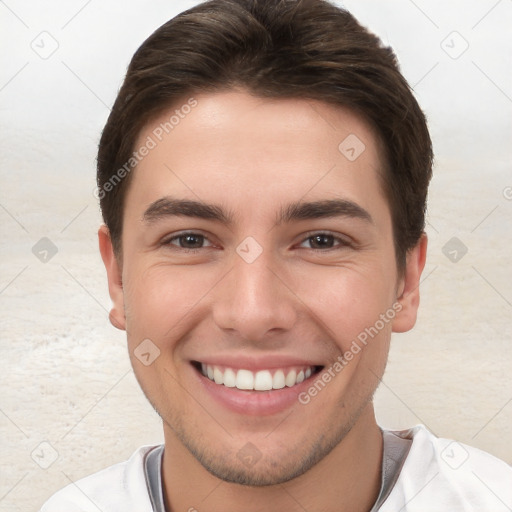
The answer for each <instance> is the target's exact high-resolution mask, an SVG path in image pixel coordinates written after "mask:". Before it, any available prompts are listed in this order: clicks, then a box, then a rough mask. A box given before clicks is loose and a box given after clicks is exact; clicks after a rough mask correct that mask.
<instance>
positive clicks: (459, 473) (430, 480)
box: [40, 425, 512, 512]
mask: <svg viewBox="0 0 512 512" xmlns="http://www.w3.org/2000/svg"><path fill="white" fill-rule="evenodd" d="M383 434H384V457H383V468H382V469H383V483H382V488H381V494H380V496H379V498H378V500H377V503H376V505H375V506H374V507H373V508H372V512H373V511H377V510H378V511H379V512H398V511H400V512H459V511H460V512H469V511H472V512H473V511H474V512H511V511H512V467H511V466H509V465H508V464H506V463H505V462H504V461H501V460H500V459H497V458H496V457H494V456H492V455H490V454H488V453H486V452H483V451H481V450H478V449H477V448H472V447H470V446H467V445H464V444H462V443H458V442H456V441H451V440H449V439H442V438H437V437H435V436H434V435H433V434H431V433H430V432H429V431H428V430H427V429H426V428H425V427H424V426H423V425H417V426H416V427H414V428H411V429H409V430H403V431H389V430H384V431H383ZM403 440H409V441H411V442H408V443H403V442H402V441H403ZM154 450H155V447H154V446H142V447H140V448H139V449H137V450H136V451H135V453H134V454H133V455H132V456H131V457H130V459H129V460H127V461H126V462H123V463H120V464H115V465H114V466H110V467H109V468H106V469H104V470H102V471H99V472H98V473H95V474H93V475H91V476H88V477H86V478H82V479H81V480H78V481H77V482H75V483H74V484H70V485H68V486H67V487H65V488H64V489H62V490H61V491H59V492H57V493H56V494H55V495H53V496H52V497H51V498H50V499H49V500H48V501H47V502H46V503H45V504H44V505H43V507H42V508H41V510H40V512H98V511H101V512H159V510H161V509H159V508H158V506H155V508H153V504H152V503H155V496H154V495H152V493H151V491H150V488H151V487H153V488H154V487H155V478H154V477H151V478H150V477H149V475H148V467H147V464H146V460H145V459H146V455H147V454H149V453H150V452H152V451H154ZM160 452H161V449H160ZM401 454H403V456H402V455H401ZM400 459H401V460H400ZM153 470H154V468H153ZM153 473H154V471H153ZM158 481H159V475H158ZM150 483H151V485H150ZM153 494H154V493H153Z"/></svg>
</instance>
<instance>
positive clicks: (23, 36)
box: [0, 0, 512, 512]
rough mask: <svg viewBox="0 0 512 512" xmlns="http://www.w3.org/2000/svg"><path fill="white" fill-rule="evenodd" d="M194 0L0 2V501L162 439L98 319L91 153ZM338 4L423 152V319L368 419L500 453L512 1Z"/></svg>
mask: <svg viewBox="0 0 512 512" xmlns="http://www.w3.org/2000/svg"><path fill="white" fill-rule="evenodd" d="M196 3H197V2H195V1H184V0H183V1H182V0H176V1H163V0H155V1H152V2H142V1H141V0H136V1H133V2H129V3H128V2H121V1H119V0H112V1H110V2H100V1H98V0H92V1H91V0H89V1H85V0H67V1H64V0H55V1H51V2H44V3H41V2H36V1H35V0H30V1H27V2H20V1H18V2H16V1H15V0H11V1H9V0H7V1H6V2H1V3H0V19H1V27H2V28H1V33H2V36H1V37H2V44H1V46H0V52H1V53H0V55H1V63H2V66H1V67H0V164H1V188H0V222H1V234H2V237H1V239H0V257H1V262H2V266H1V272H0V305H1V306H0V319H1V344H0V356H1V359H0V360H1V362H2V371H1V372H0V382H1V385H2V393H1V395H0V435H1V436H2V440H3V441H2V447H1V462H0V464H1V465H0V471H1V473H0V510H2V511H3V510H5V511H10V512H12V511H23V512H28V511H30V510H37V509H38V507H39V506H40V505H41V504H42V502H43V501H44V500H45V499H46V498H47V497H49V496H50V495H51V494H52V493H53V492H55V491H56V490H57V489H59V488H61V487H63V486H64V485H66V484H68V483H69V482H70V481H74V480H76V479H78V478H80V477H82V476H85V475H87V474H90V473H92V472H94V471H97V470H99V469H101V468H103V467H106V466H108V465H110V464H113V463H115V462H118V461H122V460H125V459H126V458H128V456H129V455H130V454H131V453H132V452H133V451H134V450H135V448H136V447H138V446H140V445H142V444H151V443H158V442H161V440H162V434H161V426H160V422H159V418H158V417H157V415H156V413H155V412H154V411H153V410H152V408H151V407H150V406H149V404H148V403H147V402H146V400H145V398H144V396H143V395H142V392H141V391H140V389H139V387H138V385H137V383H136V381H135V378H134V376H133V372H132V371H131V367H130V364H129V360H128V354H127V350H126V346H125V335H124V333H122V332H119V331H116V330H115V329H114V328H113V327H111V326H110V324H109V322H108V317H107V312H108V310H109V307H110V300H109V297H108V293H107V284H106V279H105V274H104V270H103V267H102V263H101V260H100V257H99V253H98V250H97V239H96V231H97V227H98V226H99V224H100V222H101V217H100V214H99V209H98V204H97V200H96V199H95V197H94V196H93V189H94V187H95V162H94V158H95V152H96V146H97V142H98V140H99V135H100V132H101V129H102V127H103V124H104V123H105V121H106V118H107V115H108V111H109V110H108V107H109V106H110V105H111V104H112V103H113V101H114V99H115V95H116V92H117V90H118V87H119V86H120V84H121V82H122V79H123V77H124V73H125V71H126V66H127V65H128V62H129V60H130V58H131V56H132V55H133V52H134V51H135V50H136V49H137V48H138V46H139V45H140V44H141V43H142V41H143V40H144V39H145V38H146V37H147V36H148V35H149V34H150V33H151V32H153V30H155V29H156V28H157V27H158V26H160V25H161V24H162V23H164V22H165V21H167V20H168V19H169V18H171V17H172V16H174V15H175V14H177V13H178V12H180V11H182V10H184V9H185V8H188V7H191V6H192V5H195V4H196ZM345 5H346V6H347V7H348V8H349V10H351V11H352V12H353V13H354V14H355V15H356V17H358V18H359V20H360V21H361V22H362V23H363V24H364V25H367V26H369V27H370V28H371V29H372V30H373V31H375V32H376V33H377V34H378V35H379V36H380V37H381V38H382V39H383V40H384V41H385V42H386V43H388V44H391V45H392V46H393V48H394V49H395V51H396V53H397V54H398V58H399V60H400V63H401V66H402V71H403V73H404V75H405V76H406V78H407V79H408V81H409V82H410V84H411V85H412V86H413V87H414V90H415V93H416V96H417V98H418V100H419V102H420V104H421V105H422V107H423V109H424V110H425V112H426V113H427V116H428V119H429V125H430V129H431V133H432V137H433V140H434V148H435V152H436V167H435V177H434V180H433V183H432V185H431V189H430V199H429V216H428V220H429V224H428V227H427V232H428V235H429V238H430V245H429V256H428V263H427V266H426V269H425V273H424V281H423V284H422V305H421V309H420V315H419V319H418V323H417V327H416V328H415V329H414V330H413V331H411V332H410V333H407V334H401V335H395V336H394V338H393V341H392V349H391V353H390V359H389V364H388V369H387V372H386V374H385V376H384V380H383V383H382V385H381V386H380V388H379V391H378V393H377V397H376V406H377V407H376V408H377V413H378V419H379V421H380V423H381V425H383V426H384V427H388V428H397V429H399V428H407V427H410V426H413V425H415V424H418V423H424V424H425V425H427V426H428V427H429V428H430V429H431V430H432V431H434V432H435V433H436V434H437V435H439V436H442V437H448V438H455V439H457V440H459V441H461V442H464V443H467V444H471V445H474V446H477V447H480V448H482V449H484V450H486V451H489V452H491V453H493V454H495V455H497V456H499V457H500V458H502V459H504V460H506V461H507V462H508V463H512V431H511V429H510V425H511V424H512V385H511V384H512V375H511V374H512V372H511V370H512V328H511V326H510V323H511V322H510V321H511V319H512V268H511V260H510V248H511V242H510V234H511V232H512V230H511V226H512V188H511V187H512V164H511V162H512V158H511V157H512V144H511V142H512V139H511V134H512V76H511V73H510V69H512V66H511V64H512V63H511V57H510V56H511V55H512V41H511V38H510V35H509V33H510V31H509V29H510V27H511V26H512V2H510V1H509V0H501V1H496V0H481V1H475V2H467V1H466V2H464V1H462V0H460V1H450V2H442V1H440V0H436V1H429V2H427V1H426V0H416V1H415V2H413V1H412V0H387V1H386V2H383V1H379V0H359V1H356V0H350V1H347V2H345ZM454 31H456V32H457V33H456V34H454V33H453V32H454ZM42 32H44V33H43V34H41V33H42ZM443 41H444V42H443ZM57 45H58V47H57ZM466 46H468V47H467V49H466V50H465V51H464V52H463V50H464V49H465V48H466ZM53 49H55V52H54V53H53V54H51V55H49V53H50V52H51V50H53ZM462 52H463V53H462ZM43 237H47V238H49V239H50V240H51V242H52V244H54V245H55V248H56V250H57V252H56V254H55V255H53V256H52V257H51V259H49V261H48V262H46V263H45V262H42V261H40V260H39V259H38V258H37V257H36V255H35V254H34V253H33V247H34V245H35V244H36V243H38V242H39V241H40V239H41V238H43ZM453 237H456V238H457V239H458V240H459V241H460V242H457V241H453V240H452V239H453ZM39 243H42V244H43V246H44V247H47V248H48V247H49V246H45V245H44V244H45V243H46V244H47V242H39ZM447 243H448V244H449V245H448V246H446V244H447ZM461 243H462V244H464V246H465V247H466V248H467V253H466V254H465V255H464V256H463V257H462V258H461V259H460V260H459V261H457V262H453V261H451V260H450V259H449V257H448V256H450V255H449V251H453V250H454V249H455V250H457V251H458V253H457V255H458V257H460V255H461V254H462V252H461V247H462V246H461V245H460V244H461ZM453 244H459V246H458V247H456V246H455V245H453ZM38 247H39V246H38ZM443 248H444V249H443ZM445 253H446V254H448V256H447V255H446V254H445ZM49 255H51V252H50V253H49ZM453 256H454V253H452V255H451V257H453ZM41 443H42V444H41ZM46 467H47V468H46ZM45 468H46V469H45Z"/></svg>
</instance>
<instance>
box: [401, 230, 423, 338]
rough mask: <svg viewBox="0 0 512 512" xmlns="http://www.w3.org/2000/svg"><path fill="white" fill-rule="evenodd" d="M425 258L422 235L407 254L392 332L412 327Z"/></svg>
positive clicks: (418, 300) (418, 299) (418, 303)
mask: <svg viewBox="0 0 512 512" xmlns="http://www.w3.org/2000/svg"><path fill="white" fill-rule="evenodd" d="M426 257H427V235H426V234H425V233H423V235H422V236H421V238H420V240H419V241H418V243H417V244H416V246H415V247H413V248H412V249H411V250H409V252H408V253H407V261H406V267H405V272H404V275H403V278H402V283H401V288H400V292H399V293H400V296H399V297H397V302H398V303H399V304H400V305H401V309H400V311H399V312H398V313H397V315H396V316H395V319H394V320H393V332H406V331H409V330H410V329H412V328H413V327H414V324H415V323H416V317H417V313H418V307H419V305H420V279H421V273H422V272H423V269H424V267H425V261H426Z"/></svg>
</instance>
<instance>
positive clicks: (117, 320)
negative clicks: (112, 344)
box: [98, 225, 126, 331]
mask: <svg viewBox="0 0 512 512" xmlns="http://www.w3.org/2000/svg"><path fill="white" fill-rule="evenodd" d="M98 241H99V246H100V253H101V259H102V260H103V264H104V265H105V269H106V270H107V278H108V291H109V293H110V298H111V299H112V309H111V310H110V314H109V319H110V323H111V324H112V325H113V326H114V327H117V328H118V329H121V330H123V331H124V330H126V318H125V315H124V293H123V281H122V273H121V269H120V267H119V264H118V261H117V258H116V255H115V254H114V247H113V245H112V240H111V238H110V232H109V230H108V228H107V226H105V225H103V226H101V227H100V229H99V230H98Z"/></svg>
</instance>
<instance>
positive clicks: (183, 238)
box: [164, 233, 208, 249]
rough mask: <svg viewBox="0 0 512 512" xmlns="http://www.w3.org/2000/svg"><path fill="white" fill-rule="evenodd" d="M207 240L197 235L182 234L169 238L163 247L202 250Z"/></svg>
mask: <svg viewBox="0 0 512 512" xmlns="http://www.w3.org/2000/svg"><path fill="white" fill-rule="evenodd" d="M207 240H208V239H207V238H206V237H205V236H204V235H201V234H199V233H182V234H180V235H176V236H173V237H172V238H169V239H168V240H166V241H165V242H164V245H171V246H174V247H177V248H179V249H202V248H203V244H204V243H205V241H207ZM176 242H177V243H176Z"/></svg>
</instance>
